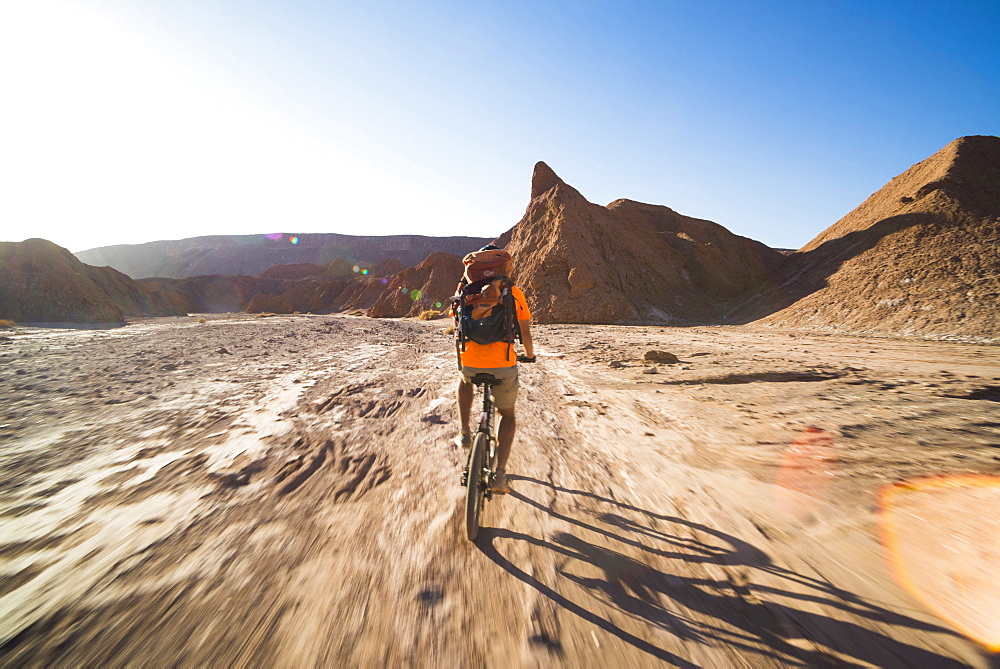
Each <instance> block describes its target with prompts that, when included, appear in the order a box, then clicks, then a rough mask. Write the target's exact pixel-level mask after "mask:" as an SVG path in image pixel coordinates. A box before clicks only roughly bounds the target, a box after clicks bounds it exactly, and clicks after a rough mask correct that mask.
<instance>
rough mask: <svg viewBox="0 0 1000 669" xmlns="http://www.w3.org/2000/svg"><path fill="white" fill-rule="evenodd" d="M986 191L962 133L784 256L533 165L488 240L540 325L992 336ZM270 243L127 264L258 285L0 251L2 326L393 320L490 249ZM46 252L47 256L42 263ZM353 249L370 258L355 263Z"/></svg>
mask: <svg viewBox="0 0 1000 669" xmlns="http://www.w3.org/2000/svg"><path fill="white" fill-rule="evenodd" d="M997 184H1000V138H997V137H962V138H959V139H958V140H955V141H954V142H952V143H951V144H949V145H948V146H946V147H945V148H944V149H942V150H941V151H939V152H938V153H936V154H935V155H933V156H931V157H930V158H928V159H926V160H924V161H922V162H920V163H918V164H917V165H914V166H913V167H912V168H910V169H909V170H907V171H906V172H904V173H903V174H901V175H899V176H898V177H896V178H895V179H893V180H892V181H890V182H889V184H887V185H886V186H885V187H884V188H882V189H881V190H879V191H878V192H876V193H875V194H874V195H872V196H871V197H870V198H868V200H866V201H865V202H864V203H862V204H861V206H859V207H858V208H857V209H855V210H854V211H853V212H851V213H850V214H848V215H847V216H845V217H844V218H843V219H841V220H840V221H838V222H837V223H836V224H834V225H833V226H831V227H830V228H829V229H828V230H826V231H824V232H823V233H822V234H820V235H819V236H818V237H817V238H816V239H815V240H813V241H812V242H810V243H809V244H807V245H806V246H804V247H803V248H802V249H800V250H799V251H797V252H794V253H791V254H787V253H784V252H781V251H779V250H776V249H771V248H769V247H767V246H764V245H763V244H760V243H759V242H755V241H753V240H750V239H747V238H744V237H740V236H737V235H734V234H732V233H730V232H729V231H728V230H726V229H725V228H724V227H722V226H720V225H718V224H716V223H713V222H711V221H705V220H700V219H695V218H691V217H688V216H684V215H681V214H678V213H677V212H675V211H673V210H672V209H669V208H668V207H663V206H658V205H650V204H642V203H639V202H633V201H631V200H624V199H622V200H616V201H614V202H612V203H610V204H609V205H607V206H600V205H596V204H593V203H590V202H588V201H587V200H586V199H585V198H584V197H583V195H581V194H580V193H579V192H578V191H577V190H576V189H574V188H573V187H572V186H569V185H568V184H566V183H565V182H564V181H563V180H562V179H560V178H559V177H558V176H557V175H556V174H555V172H553V171H552V170H551V169H550V168H549V167H548V166H547V165H545V163H538V164H537V165H536V166H535V169H534V173H533V176H532V184H531V194H530V195H531V197H530V200H529V203H528V206H527V209H526V211H525V214H524V216H523V218H522V219H521V221H520V222H518V223H517V224H516V225H515V226H514V227H513V228H511V229H510V230H508V231H507V232H506V233H504V234H503V235H501V236H500V237H499V238H498V239H497V242H498V243H499V244H501V245H503V246H505V247H506V248H507V249H508V250H509V251H510V252H511V254H512V255H513V257H514V267H515V270H514V278H515V280H516V281H517V282H518V283H519V284H520V285H521V286H522V287H524V288H525V289H526V293H527V296H528V300H529V302H530V306H531V308H532V312H533V314H534V318H535V320H536V322H540V323H634V324H642V323H647V324H653V323H655V324H684V325H692V324H708V323H748V322H758V323H760V324H761V325H765V326H780V327H799V328H802V329H804V330H810V331H822V330H825V331H830V332H840V333H847V332H853V333H884V334H901V335H905V336H911V335H918V336H924V337H933V338H945V339H949V338H950V339H962V340H969V341H995V340H996V338H997V332H998V329H1000V186H998V185H997ZM272 237H275V239H268V238H266V237H260V238H258V237H238V238H221V237H220V238H197V239H195V240H181V241H178V242H155V243H152V244H151V245H143V249H144V250H143V251H142V253H139V254H138V255H135V256H134V258H140V257H141V258H144V260H143V261H142V262H145V263H147V264H146V265H143V267H152V266H153V265H149V264H148V263H152V262H153V258H154V257H160V259H161V260H162V263H165V264H162V265H156V266H157V267H160V268H166V269H164V272H165V273H167V274H169V273H171V272H172V273H174V274H177V275H184V274H185V273H186V272H188V270H189V269H190V268H191V267H193V266H194V265H190V266H189V265H185V267H186V268H187V269H184V270H183V271H182V270H179V269H177V268H176V267H174V265H171V264H170V263H174V262H175V261H177V258H188V259H190V258H194V257H197V258H198V259H199V260H198V263H201V264H203V265H206V266H209V265H210V266H212V267H220V268H221V267H232V268H236V267H237V266H238V267H239V268H243V267H247V266H255V267H257V266H263V265H267V263H268V262H274V261H275V260H276V259H284V258H288V259H295V260H296V262H294V263H291V264H278V265H268V266H267V267H265V268H264V269H262V270H261V271H260V273H259V274H258V275H256V276H250V275H230V274H212V275H200V276H188V277H186V278H182V279H176V278H169V277H167V278H162V277H160V278H147V279H142V280H141V281H140V282H139V283H138V284H137V283H135V282H132V281H131V280H130V279H128V277H126V276H124V275H122V274H121V273H120V272H116V271H115V270H113V269H111V268H95V267H89V266H87V265H83V264H81V263H79V262H77V261H76V260H75V259H73V258H72V256H68V253H67V252H66V251H65V250H64V249H59V248H58V247H56V246H54V245H52V244H48V243H46V242H43V241H41V240H32V241H31V243H30V245H29V246H26V247H24V248H25V250H24V251H23V252H19V251H16V250H15V247H16V245H13V246H12V245H11V244H7V245H6V247H5V248H6V249H7V250H6V251H4V252H3V255H2V256H0V262H6V263H7V264H8V265H9V267H10V269H8V271H6V272H5V273H4V274H0V318H4V319H8V320H15V321H25V320H27V321H84V322H86V321H101V320H102V319H103V320H116V319H117V320H121V318H122V317H124V316H134V315H157V314H159V315H163V314H167V313H173V314H177V313H200V312H228V311H246V312H251V313H295V312H306V313H334V312H346V313H364V314H368V315H371V316H376V317H405V316H411V315H416V314H419V313H421V312H423V311H427V310H436V309H440V308H441V307H442V306H443V305H445V304H446V303H447V297H448V296H449V295H451V293H452V291H453V289H454V285H455V283H456V282H457V279H458V276H459V275H460V264H459V259H460V258H461V256H462V255H464V254H465V253H466V252H468V251H470V250H472V249H475V248H477V247H478V246H480V245H481V244H482V243H484V242H485V241H486V240H483V239H472V238H430V237H412V238H411V237H398V238H397V237H392V238H391V237H384V238H376V237H371V238H369V237H345V236H342V235H332V236H331V235H326V236H323V235H313V236H303V237H302V238H301V239H299V238H298V237H294V238H293V237H288V236H287V235H284V236H280V235H278V236H272ZM291 242H295V243H291ZM25 244H28V242H25ZM46 244H47V246H46ZM398 246H402V247H405V248H404V249H402V251H405V253H403V252H402V251H401V253H400V254H399V255H400V257H402V258H403V260H400V259H399V258H397V257H390V256H388V255H386V254H387V253H388V252H389V250H390V249H391V248H393V247H398ZM146 247H148V248H146ZM442 247H447V248H442ZM43 248H44V250H45V253H48V254H50V255H51V256H52V259H53V260H52V261H51V262H50V261H45V262H40V261H39V258H40V256H38V254H39V253H40V252H41V251H40V249H43ZM109 248H110V249H117V248H118V247H109ZM448 248H451V249H455V250H457V253H453V252H450V251H448V250H447V249H448ZM129 249H131V250H129ZM129 249H126V250H127V251H128V253H132V252H133V251H135V249H133V248H132V247H129ZM288 249H293V250H291V251H289V250H288ZM397 250H398V249H397ZM428 250H433V251H434V252H433V253H430V254H429V255H426V257H423V258H421V260H420V261H419V262H418V263H416V262H415V263H414V264H415V265H416V266H414V267H407V264H406V263H407V262H408V261H409V260H410V259H412V258H413V257H416V256H414V255H413V254H415V253H418V252H419V253H424V252H426V251H428ZM362 251H364V254H365V255H366V257H367V258H380V259H379V260H378V262H375V263H374V264H373V263H371V262H367V261H357V262H355V260H353V259H354V258H356V257H360V256H361V255H362ZM135 252H136V253H138V251H135ZM334 252H336V253H339V254H341V255H340V256H338V257H334V258H333V260H330V261H329V262H326V263H324V264H318V263H316V262H313V261H312V260H310V258H312V259H315V258H317V257H319V256H323V257H326V256H328V255H330V254H332V253H334ZM88 253H89V252H88ZM109 253H110V251H109ZM116 253H117V251H116ZM128 253H126V254H125V255H124V256H121V257H126V256H128ZM157 253H159V254H161V256H156V254H157ZM81 255H82V257H87V258H90V257H91V256H93V257H94V258H95V259H97V258H98V257H100V258H104V256H100V254H90V255H88V254H86V253H85V254H81ZM36 256H37V257H36ZM111 257H112V256H108V258H111ZM118 257H119V256H114V258H118ZM128 257H133V256H128ZM4 258H6V260H3V259H4ZM129 262H131V261H129ZM136 262H138V261H136ZM178 262H179V261H178ZM185 262H187V261H185ZM50 265H51V267H52V268H53V271H51V272H50V271H49V266H50ZM168 265H169V267H168ZM198 266H199V267H200V266H201V265H198ZM135 271H136V272H138V273H139V274H143V273H145V272H147V271H149V270H147V269H137V270H135ZM36 275H37V276H36ZM98 284H99V285H100V288H99V289H98V288H95V286H96V285H98ZM37 286H41V287H42V290H36V287H37Z"/></svg>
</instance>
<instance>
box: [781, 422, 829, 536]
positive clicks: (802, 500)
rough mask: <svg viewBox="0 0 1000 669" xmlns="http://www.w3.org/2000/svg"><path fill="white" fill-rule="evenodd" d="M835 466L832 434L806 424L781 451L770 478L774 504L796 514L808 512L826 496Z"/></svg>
mask: <svg viewBox="0 0 1000 669" xmlns="http://www.w3.org/2000/svg"><path fill="white" fill-rule="evenodd" d="M836 466H837V452H836V445H835V444H834V441H833V435H832V434H830V433H829V432H826V431H825V430H821V429H819V428H818V427H807V428H806V429H805V430H803V431H802V434H800V435H799V438H798V439H796V440H795V442H794V443H793V444H792V445H791V446H789V447H788V450H787V451H785V456H784V460H783V461H782V463H781V470H780V471H779V472H778V478H777V479H776V480H775V482H774V501H775V503H777V505H778V508H780V509H781V510H782V511H784V512H785V513H787V514H789V515H791V516H796V517H798V518H803V517H805V516H807V515H809V513H810V512H812V511H813V510H814V509H815V508H816V507H817V506H818V505H819V504H820V502H822V501H823V498H824V497H825V496H826V493H827V490H829V488H830V484H831V483H833V478H834V475H835V474H836Z"/></svg>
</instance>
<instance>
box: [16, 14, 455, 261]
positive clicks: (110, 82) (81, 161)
mask: <svg viewBox="0 0 1000 669" xmlns="http://www.w3.org/2000/svg"><path fill="white" fill-rule="evenodd" d="M188 56H189V57H190V58H193V57H194V56H193V55H191V54H188ZM0 59H2V61H3V63H4V64H5V65H4V66H2V70H0V90H3V93H4V98H5V100H7V101H9V103H6V104H4V105H2V107H0V138H2V139H0V146H2V151H0V154H2V156H0V179H2V180H3V183H4V185H5V187H6V188H5V190H7V191H8V195H5V197H4V198H2V200H3V201H2V202H0V220H2V221H4V226H5V228H6V227H7V226H10V228H11V229H5V230H4V231H3V236H2V238H4V239H15V240H20V239H25V238H28V237H43V238H47V239H51V240H52V241H55V242H56V243H58V244H60V245H63V246H66V247H68V248H70V249H71V250H83V249H86V248H91V247H95V246H102V245H107V244H116V243H135V242H141V241H148V240H151V239H172V238H180V237H188V236H195V235H199V234H236V233H240V234H250V233H258V232H270V231H272V230H276V229H285V230H288V229H293V230H301V231H306V232H321V231H337V232H347V233H351V232H353V233H355V234H357V225H358V224H359V223H362V224H364V223H371V222H373V220H372V219H373V217H378V218H379V219H380V220H386V219H387V220H396V221H400V220H403V221H405V220H407V217H408V214H409V212H408V211H407V210H406V209H405V208H404V203H405V202H407V201H409V202H410V203H413V202H414V200H417V201H419V200H421V199H423V200H427V198H428V195H427V194H422V193H419V192H414V189H413V187H411V186H408V185H407V184H406V183H401V182H400V183H393V182H392V178H391V177H389V178H387V177H386V175H385V174H384V173H381V172H378V173H377V171H376V170H375V169H374V168H373V167H372V166H371V165H370V164H367V163H366V161H365V160H364V159H361V158H359V156H358V151H357V149H353V151H352V148H350V147H345V146H343V145H342V144H343V142H339V141H337V140H336V139H335V138H334V137H333V136H331V133H328V132H325V131H324V129H323V128H322V127H320V126H317V127H306V126H305V125H303V124H301V123H298V122H297V121H295V120H294V119H291V118H290V117H289V116H286V115H284V114H282V113H280V112H278V111H276V108H274V107H271V106H269V105H267V104H266V103H265V102H264V101H261V100H255V99H253V97H252V96H250V95H249V94H246V93H245V92H244V91H243V90H241V89H240V88H239V87H238V86H237V85H235V84H234V83H232V82H227V81H225V80H223V79H222V78H221V77H217V76H215V77H214V78H213V76H214V74H213V73H212V72H209V71H208V68H202V69H201V70H198V69H196V67H197V66H196V65H192V63H194V62H195V61H194V60H185V59H184V57H182V56H180V55H178V54H176V53H174V54H172V53H170V52H167V51H160V50H157V49H156V48H155V47H154V45H153V44H152V43H151V42H150V41H149V40H148V39H145V38H144V37H143V36H141V34H140V33H138V32H135V31H133V30H130V29H129V28H128V27H127V26H125V25H123V24H121V23H119V22H118V21H117V20H116V19H114V18H113V17H110V16H106V15H104V14H102V13H100V12H99V11H97V10H95V9H93V8H90V7H86V6H81V5H77V4H70V3H67V2H57V1H54V0H33V1H32V2H11V3H4V4H2V5H0ZM341 139H343V138H341ZM387 181H388V183H387ZM387 188H392V189H393V191H394V193H395V194H396V195H398V196H399V197H396V198H392V199H387V198H385V196H384V193H385V192H386V189H387ZM408 191H409V192H408ZM380 193H381V197H380V196H379V194H380ZM375 204H377V206H374V205H375ZM439 204H440V203H435V206H438V205H439ZM438 211H441V209H440V207H439V208H438ZM366 219H367V220H366ZM418 224H419V222H418V221H413V220H412V219H410V226H411V228H414V227H416V226H417V225H418ZM151 230H155V232H153V233H151ZM414 231H416V230H414ZM394 232H395V231H394Z"/></svg>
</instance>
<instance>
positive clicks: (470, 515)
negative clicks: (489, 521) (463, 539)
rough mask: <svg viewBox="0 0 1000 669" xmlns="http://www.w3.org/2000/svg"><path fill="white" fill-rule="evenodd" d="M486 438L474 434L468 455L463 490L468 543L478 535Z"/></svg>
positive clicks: (483, 489) (483, 490) (481, 508)
mask: <svg viewBox="0 0 1000 669" xmlns="http://www.w3.org/2000/svg"><path fill="white" fill-rule="evenodd" d="M486 447H487V437H486V435H485V434H483V433H482V432H479V433H477V434H476V439H475V441H473V443H472V453H471V454H470V455H469V476H468V486H467V487H466V490H465V494H466V497H465V535H466V536H467V537H468V538H469V541H475V540H476V536H477V535H478V534H479V514H480V513H481V512H482V510H483V495H484V494H485V492H486V485H487V481H486V475H485V473H484V469H485V461H486Z"/></svg>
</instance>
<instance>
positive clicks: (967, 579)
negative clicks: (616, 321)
mask: <svg viewBox="0 0 1000 669" xmlns="http://www.w3.org/2000/svg"><path fill="white" fill-rule="evenodd" d="M206 318H207V322H204V323H199V322H198V320H197V318H174V319H152V320H145V321H139V322H136V323H133V324H130V325H128V326H127V327H123V328H118V329H111V330H99V331H97V330H54V329H32V328H19V329H17V330H14V331H7V332H0V336H2V337H0V665H4V666H12V665H18V666H20V665H31V666H53V665H55V666H121V665H132V666H168V665H171V666H196V665H200V666H228V665H237V664H240V665H243V664H250V665H254V666H303V667H307V666H431V667H437V666H471V667H476V666H490V667H494V666H495V667H502V666H548V665H556V666H567V667H579V666H683V667H731V666H732V667H767V666H809V667H817V666H855V667H869V666H880V667H881V666H914V667H949V666H955V667H959V666H974V667H987V666H998V663H997V656H996V655H991V654H989V653H988V652H987V651H986V650H985V649H984V647H983V646H982V645H980V644H977V643H976V642H974V641H971V640H969V639H968V638H966V636H965V635H963V634H961V633H960V632H959V631H960V630H964V631H965V632H967V633H969V634H972V635H974V636H975V635H977V634H978V636H979V637H980V638H981V639H983V638H986V639H989V638H992V639H993V640H994V641H995V640H997V638H998V637H997V636H993V637H990V635H991V634H994V633H995V632H996V624H997V623H996V621H997V620H1000V593H998V592H997V585H996V583H995V581H996V578H995V574H996V573H997V568H998V565H1000V560H998V555H1000V553H998V551H1000V546H998V545H997V543H996V541H997V537H1000V524H998V523H1000V521H998V518H1000V495H998V494H997V493H996V491H998V490H1000V487H992V488H991V487H990V485H991V483H992V482H993V481H995V480H996V479H993V478H986V477H985V476H980V478H978V479H975V478H966V479H938V480H939V481H942V480H943V481H945V482H946V484H944V485H938V486H937V487H933V486H931V487H921V484H920V483H919V482H917V483H911V484H910V485H908V486H904V487H897V488H895V489H894V490H896V491H897V492H898V493H899V494H897V495H895V496H894V497H893V496H887V497H886V496H883V497H880V493H882V492H884V491H885V489H886V486H887V485H889V484H892V483H894V482H899V481H904V480H911V481H919V480H920V479H922V478H923V477H929V476H936V477H942V476H948V475H959V474H978V475H991V476H995V475H997V474H1000V413H998V411H997V407H998V405H997V401H998V399H1000V355H998V353H1000V349H998V348H997V347H996V346H986V345H975V344H961V343H947V342H924V341H903V340H897V339H877V338H857V337H841V336H820V335H804V334H795V333H789V332H775V331H766V330H753V329H749V328H745V327H743V328H726V327H699V328H659V327H614V326H603V327H591V326H586V327H585V326H538V327H536V329H535V332H536V334H535V337H536V341H537V348H538V351H539V362H538V363H537V364H535V365H523V366H522V394H521V397H520V399H519V403H518V412H519V413H518V417H519V436H518V440H517V442H516V444H515V451H514V455H513V456H512V459H511V471H512V472H513V473H514V474H515V476H514V477H513V478H514V481H513V485H514V487H515V492H514V493H513V494H512V495H508V496H506V497H502V498H498V499H495V500H494V501H491V502H489V503H487V506H486V509H485V511H484V523H485V525H486V526H487V527H486V528H485V529H484V530H483V532H482V533H481V534H482V536H481V537H480V539H479V540H478V541H477V543H476V544H473V543H470V542H468V541H467V540H466V539H465V538H464V534H463V526H462V520H463V515H462V514H463V492H464V488H462V487H460V485H459V471H460V469H461V467H462V464H463V454H462V452H461V451H460V449H458V448H457V447H456V446H455V444H454V443H453V442H452V439H453V437H454V433H455V427H456V426H455V422H454V421H455V418H454V417H455V410H454V406H453V400H452V396H453V389H454V378H455V374H456V373H455V356H454V351H453V349H452V348H451V341H450V338H448V337H446V336H444V335H443V333H442V330H443V327H444V325H445V324H444V323H443V322H442V321H431V322H419V321H412V320H400V321H392V320H370V319H364V318H351V317H338V316H285V317H276V318H265V319H254V318H251V317H249V316H238V315H232V314H229V315H211V316H206ZM652 349H657V350H663V351H669V352H671V353H674V354H676V355H677V356H678V357H679V358H680V362H678V363H675V364H651V363H646V362H644V361H643V360H642V358H643V355H644V353H645V352H646V351H649V350H652ZM653 372H655V373H653ZM810 428H811V429H810ZM948 481H958V482H957V483H947V482H948ZM962 481H966V482H968V481H971V482H972V483H968V484H966V483H962ZM976 481H980V482H983V485H982V486H978V487H977V485H975V482H976ZM776 484H780V485H776ZM880 500H881V501H880ZM887 536H888V537H890V540H889V541H888V542H887V543H886V544H885V545H883V543H882V542H883V540H885V537H887ZM991 542H992V543H991ZM952 553H953V554H954V555H952V557H949V555H951V554H952ZM891 564H893V565H895V569H896V571H895V573H894V572H893V570H892V569H891V568H890V565H891ZM901 583H907V584H908V585H909V589H907V588H904V587H903V585H901Z"/></svg>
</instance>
